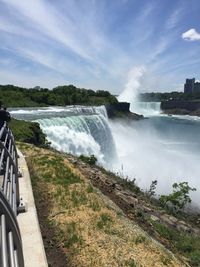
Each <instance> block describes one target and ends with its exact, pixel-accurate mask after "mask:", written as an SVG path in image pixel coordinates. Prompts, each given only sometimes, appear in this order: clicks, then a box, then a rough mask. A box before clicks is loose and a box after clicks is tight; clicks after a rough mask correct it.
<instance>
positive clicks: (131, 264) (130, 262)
mask: <svg viewBox="0 0 200 267" xmlns="http://www.w3.org/2000/svg"><path fill="white" fill-rule="evenodd" d="M125 264H126V266H129V267H136V263H135V260H134V259H130V260H128V261H126V262H125Z"/></svg>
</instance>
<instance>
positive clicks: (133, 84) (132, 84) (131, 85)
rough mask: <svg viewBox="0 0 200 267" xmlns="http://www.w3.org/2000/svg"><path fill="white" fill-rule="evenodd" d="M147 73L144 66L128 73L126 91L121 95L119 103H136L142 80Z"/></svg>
mask: <svg viewBox="0 0 200 267" xmlns="http://www.w3.org/2000/svg"><path fill="white" fill-rule="evenodd" d="M144 73H145V67H144V66H137V67H134V68H132V69H131V70H130V71H129V73H128V81H127V83H126V85H125V89H124V90H123V92H122V93H121V94H120V95H119V97H118V100H119V101H127V102H130V103H133V102H134V101H136V98H137V95H138V90H139V88H140V85H141V82H140V80H141V78H142V76H143V75H144Z"/></svg>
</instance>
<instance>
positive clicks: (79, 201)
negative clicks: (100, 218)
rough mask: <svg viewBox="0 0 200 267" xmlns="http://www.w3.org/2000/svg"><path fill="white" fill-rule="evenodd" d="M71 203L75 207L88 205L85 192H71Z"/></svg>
mask: <svg viewBox="0 0 200 267" xmlns="http://www.w3.org/2000/svg"><path fill="white" fill-rule="evenodd" d="M71 201H72V203H73V205H74V207H78V206H81V205H85V204H86V203H87V197H86V195H85V193H84V192H78V191H76V190H73V191H72V192H71Z"/></svg>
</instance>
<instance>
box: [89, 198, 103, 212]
mask: <svg viewBox="0 0 200 267" xmlns="http://www.w3.org/2000/svg"><path fill="white" fill-rule="evenodd" d="M89 207H90V208H91V209H92V210H93V211H100V210H101V206H100V204H99V202H98V201H97V200H94V201H93V200H91V201H90V205H89Z"/></svg>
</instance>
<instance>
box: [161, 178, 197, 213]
mask: <svg viewBox="0 0 200 267" xmlns="http://www.w3.org/2000/svg"><path fill="white" fill-rule="evenodd" d="M172 187H173V192H172V193H171V194H169V195H168V196H165V195H162V196H161V197H160V199H159V200H160V202H161V204H162V206H164V207H172V209H173V211H175V212H178V211H179V210H181V209H183V208H184V207H185V206H186V205H187V204H188V203H190V202H191V198H190V196H189V193H190V191H196V188H192V187H190V186H189V185H188V182H182V183H179V184H177V183H174V184H173V186H172Z"/></svg>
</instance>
